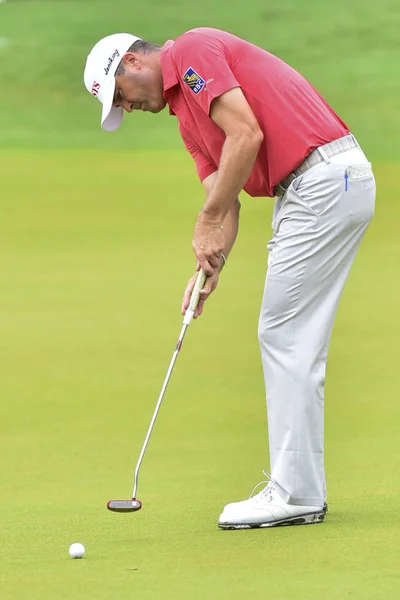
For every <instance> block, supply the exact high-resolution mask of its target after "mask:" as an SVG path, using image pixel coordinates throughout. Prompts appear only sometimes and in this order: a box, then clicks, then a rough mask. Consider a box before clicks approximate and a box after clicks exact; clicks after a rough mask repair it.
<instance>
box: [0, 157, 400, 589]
mask: <svg viewBox="0 0 400 600" xmlns="http://www.w3.org/2000/svg"><path fill="white" fill-rule="evenodd" d="M150 158H151V161H150ZM1 160H2V165H3V167H4V175H3V192H4V194H3V200H2V212H3V216H2V220H1V225H0V240H1V243H0V250H1V256H2V282H3V286H2V294H1V297H0V306H1V310H0V314H1V321H0V326H1V329H0V331H1V346H0V362H1V365H2V380H1V398H2V404H1V413H0V434H1V435H0V440H1V441H0V456H1V472H2V498H3V501H2V502H3V506H2V508H3V524H2V544H1V547H0V560H1V565H2V569H1V579H0V581H1V585H0V591H1V597H2V598H4V599H6V600H8V599H10V600H19V599H20V598H21V599H22V598H25V597H27V596H28V595H29V597H30V598H32V600H36V599H37V600H47V599H57V600H62V599H64V598H65V599H67V598H72V597H73V598H74V599H76V600H80V599H82V600H83V599H87V598H98V599H99V600H103V599H104V600H106V599H108V598H111V597H118V598H120V599H125V598H126V599H128V598H131V597H132V596H135V597H138V598H140V599H144V600H146V599H158V598H163V599H164V598H165V599H168V600H169V599H171V600H172V599H173V598H193V599H203V598H213V599H216V600H218V599H221V600H222V599H225V598H227V597H230V598H235V599H236V598H237V599H239V598H242V597H243V596H244V597H249V596H250V594H252V593H253V592H254V593H268V594H270V595H272V596H273V597H276V598H277V599H279V600H280V599H282V600H283V599H285V600H286V599H287V598H293V597H298V598H305V599H308V598H310V599H314V598H315V599H317V598H321V597H326V598H329V599H335V600H336V599H338V600H339V599H342V598H344V597H347V596H348V595H351V597H353V598H360V600H361V599H362V600H366V599H367V600H369V599H375V598H379V599H380V598H382V599H383V598H385V599H386V598H391V597H393V598H394V597H396V589H397V586H398V584H399V575H398V569H397V562H398V538H399V534H400V527H399V525H400V520H399V516H398V511H397V499H398V495H399V491H400V485H399V482H398V480H397V479H396V478H395V475H396V472H397V463H398V457H397V447H398V439H399V425H398V424H399V417H400V410H399V405H398V397H399V392H400V389H399V380H398V377H397V370H398V369H397V354H396V340H397V339H398V337H399V334H400V330H399V329H400V328H399V322H398V320H397V319H396V318H395V315H396V311H397V297H398V293H399V285H398V281H397V278H395V277H393V273H395V272H396V269H397V263H396V261H397V258H396V251H395V248H394V243H395V242H394V240H395V239H396V238H395V231H396V221H397V219H398V217H399V212H400V211H399V208H398V205H397V204H396V203H395V202H394V201H393V202H390V201H388V202H387V207H386V209H384V208H379V204H378V210H377V216H376V219H375V221H374V222H373V225H372V226H371V228H370V230H369V231H368V233H367V236H366V239H365V241H364V244H363V246H362V250H361V252H360V255H359V256H358V258H357V260H356V263H355V266H354V269H353V272H352V275H351V277H350V280H349V283H348V285H347V287H346V290H345V293H344V296H343V299H342V303H341V306H340V310H339V314H338V317H337V321H336V326H335V330H334V335H333V342H332V348H331V354H330V359H329V366H328V380H327V391H326V401H327V411H326V412H327V415H326V460H327V470H328V488H329V492H330V493H329V502H330V512H329V513H328V517H327V520H326V522H325V523H324V524H323V525H320V526H315V527H309V528H307V527H298V528H287V529H278V530H270V531H250V532H221V531H219V530H218V529H217V527H216V521H217V518H218V515H219V512H220V510H221V508H222V506H223V504H224V503H225V502H227V501H232V500H235V499H241V498H243V497H245V496H246V494H248V493H249V492H250V491H251V488H252V486H253V485H254V484H255V482H257V480H259V478H260V476H261V468H263V467H264V468H265V467H266V466H267V439H266V422H265V409H264V391H263V384H262V375H261V366H260V359H259V355H258V346H257V339H256V321H257V312H258V308H259V304H260V299H261V292H262V287H263V275H264V270H265V258H266V256H265V249H264V245H265V242H266V241H267V239H268V235H269V231H270V229H269V221H270V217H271V202H270V201H269V200H265V199H264V200H263V199H257V200H251V199H246V198H244V199H243V210H242V228H241V235H240V238H239V240H238V244H237V247H236V248H235V249H234V253H233V255H232V258H231V260H230V261H229V265H228V266H229V268H228V267H227V268H226V270H225V272H224V276H223V278H222V281H221V287H220V290H219V291H218V293H216V294H215V296H214V297H213V298H212V299H210V301H209V306H208V307H206V309H207V310H206V312H205V315H204V317H202V318H201V320H199V321H198V322H195V323H193V325H192V326H191V328H190V330H189V332H188V335H187V339H186V340H185V344H184V348H183V351H182V353H181V355H180V357H179V361H178V363H177V366H176V370H175V372H174V375H173V378H172V380H171V384H170V387H169V389H168V392H167V395H166V398H165V405H164V406H163V408H162V411H161V413H160V416H159V421H158V422H157V424H156V429H155V432H154V436H153V438H152V439H151V443H150V446H149V449H148V454H147V455H146V457H145V461H144V465H143V471H142V474H141V488H140V497H141V498H142V500H143V502H144V509H143V510H142V511H141V512H140V513H137V514H136V515H131V516H121V515H116V514H112V513H109V512H107V511H106V509H105V503H106V501H107V500H108V499H109V498H111V497H126V496H127V495H129V493H130V491H131V473H132V469H133V466H134V464H135V461H136V458H137V455H138V452H139V450H140V447H141V444H142V440H143V436H144V433H145V431H146V429H147V426H148V423H149V419H150V417H151V414H152V412H153V409H154V405H155V401H156V398H157V396H158V393H159V390H160V386H161V383H162V381H163V379H164V376H165V372H166V369H167V366H168V363H169V360H170V357H171V355H172V351H173V349H174V345H175V341H176V338H177V335H178V333H179V330H180V323H181V317H180V314H179V302H180V298H181V293H182V290H183V287H184V285H185V281H186V277H187V276H188V275H189V274H190V272H191V269H192V267H193V261H192V258H191V254H190V252H188V246H189V244H190V232H191V228H192V224H193V220H194V214H195V212H196V210H197V207H198V206H199V205H200V204H201V201H202V194H201V190H200V186H198V185H197V186H196V185H193V168H192V164H191V162H190V158H188V157H186V155H184V154H183V155H182V154H181V153H180V152H176V153H169V154H168V155H166V154H165V153H164V152H154V153H152V154H151V155H150V154H147V153H143V154H140V153H135V154H134V155H133V156H127V155H126V154H125V153H123V152H121V153H117V154H114V155H113V156H112V157H111V158H110V156H109V154H108V153H105V152H101V151H98V152H93V153H91V154H87V153H84V152H81V153H76V152H57V153H52V154H51V153H44V152H43V153H41V154H40V155H39V156H37V155H36V154H35V153H34V152H28V151H26V152H24V153H21V152H17V151H15V152H11V153H8V154H7V155H6V154H2V155H1ZM21 163H22V164H24V165H26V166H25V167H24V178H21V177H20V171H21ZM133 165H134V166H133ZM154 169H156V172H157V178H155V177H154ZM44 172H46V177H45V178H44V177H43V178H42V177H38V173H44ZM108 172H112V173H113V179H112V180H111V179H110V178H109V176H108ZM377 178H378V185H379V187H380V190H381V192H380V194H381V197H382V198H394V192H395V186H396V178H395V177H394V175H393V172H392V170H391V169H388V168H387V167H384V166H383V167H380V168H379V167H378V170H377ZM160 181H162V182H163V191H162V193H159V192H160V190H159V182H160ZM177 181H179V183H180V185H181V186H182V189H187V190H190V193H188V194H187V197H186V199H185V202H181V203H177V202H176V182H177ZM116 182H117V185H116ZM150 199H151V200H150ZM74 541H81V542H82V543H84V544H85V545H86V547H87V554H86V557H85V559H84V560H82V561H73V560H71V559H70V558H69V556H68V546H69V544H70V543H72V542H74ZM133 568H135V570H132V569H133Z"/></svg>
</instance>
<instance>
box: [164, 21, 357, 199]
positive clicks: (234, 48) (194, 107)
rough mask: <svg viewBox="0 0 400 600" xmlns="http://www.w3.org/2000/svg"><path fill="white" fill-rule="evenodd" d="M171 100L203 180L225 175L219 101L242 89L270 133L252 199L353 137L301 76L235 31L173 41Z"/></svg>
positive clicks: (167, 77) (250, 188) (168, 57)
mask: <svg viewBox="0 0 400 600" xmlns="http://www.w3.org/2000/svg"><path fill="white" fill-rule="evenodd" d="M161 68H162V74H163V81H164V97H165V100H166V102H167V103H168V104H169V107H170V113H171V114H173V115H176V116H177V118H178V121H179V131H180V133H181V136H182V138H183V140H184V142H185V145H186V148H187V149H188V150H189V152H190V153H191V155H192V156H193V158H194V160H195V162H196V167H197V172H198V174H199V177H200V180H201V181H202V180H203V179H205V178H206V177H207V176H208V175H211V173H213V172H214V171H216V170H217V169H218V164H219V160H220V157H221V151H222V146H223V144H224V141H225V134H224V132H223V130H222V129H221V128H220V127H218V125H217V124H216V123H214V121H213V120H212V119H211V117H210V116H209V114H210V105H211V102H212V101H213V99H214V98H217V97H218V96H221V95H222V94H223V93H225V92H227V91H228V90H230V89H232V88H235V87H240V88H241V89H242V92H243V94H244V96H245V98H246V100H247V102H248V103H249V105H250V107H251V109H252V111H253V113H254V115H255V117H256V119H257V121H258V123H259V126H260V128H261V130H262V132H263V134H264V141H263V143H262V144H261V147H260V150H259V153H258V156H257V160H256V162H255V165H254V167H253V170H252V172H251V175H250V178H249V179H248V181H247V183H246V185H245V186H244V189H245V191H246V192H247V193H248V194H250V196H273V195H274V193H273V188H274V186H275V185H277V184H278V183H280V182H281V181H282V179H284V178H285V177H286V176H287V175H288V174H289V173H290V172H291V171H292V170H293V169H295V168H296V167H298V166H299V165H300V164H301V162H302V161H303V160H304V159H305V158H306V156H308V155H309V154H310V152H312V150H314V149H315V148H317V147H318V146H321V145H323V144H326V143H327V142H331V141H332V140H335V139H337V138H339V137H342V136H344V135H347V134H348V133H349V130H348V128H347V127H346V125H345V124H344V123H343V121H342V120H341V119H340V118H339V117H338V116H337V115H336V113H335V112H334V111H333V110H332V108H331V107H330V106H329V105H328V104H327V103H326V102H325V100H324V99H323V98H322V97H321V96H320V94H319V93H318V92H317V91H316V90H315V89H314V88H313V87H312V85H311V84H310V83H308V81H307V80H306V79H304V77H303V76H302V75H300V74H299V73H298V72H297V71H295V70H294V69H292V68H291V67H290V66H289V65H287V64H286V63H284V62H283V61H282V60H280V59H279V58H277V57H276V56H274V55H273V54H270V53H269V52H267V51H266V50H263V49H262V48H259V47H258V46H254V45H253V44H250V43H249V42H246V41H244V40H242V39H240V38H238V37H236V36H234V35H231V34H230V33H226V32H224V31H220V30H218V29H211V28H207V27H200V28H198V29H192V30H191V31H188V32H187V33H184V34H183V35H181V36H179V37H178V38H177V39H176V40H175V41H172V40H170V41H168V42H166V44H165V45H164V46H163V49H162V52H161Z"/></svg>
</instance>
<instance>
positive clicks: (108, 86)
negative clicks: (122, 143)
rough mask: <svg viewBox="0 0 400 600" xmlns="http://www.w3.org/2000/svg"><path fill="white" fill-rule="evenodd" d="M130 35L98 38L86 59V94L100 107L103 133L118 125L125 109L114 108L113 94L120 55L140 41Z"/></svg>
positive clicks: (116, 127)
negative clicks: (90, 95)
mask: <svg viewBox="0 0 400 600" xmlns="http://www.w3.org/2000/svg"><path fill="white" fill-rule="evenodd" d="M140 39H141V38H138V37H136V36H134V35H131V34H130V33H115V34H114V35H109V36H107V37H105V38H103V39H101V40H100V41H99V42H97V44H96V45H95V46H94V47H93V48H92V50H91V52H90V54H89V56H88V57H87V60H86V67H85V74H84V80H85V86H86V89H87V90H88V92H90V93H91V94H92V95H93V96H95V97H96V98H98V99H99V100H100V102H101V103H102V104H103V110H102V114H101V126H102V128H103V129H105V130H106V131H114V130H115V129H118V127H119V126H120V125H121V122H122V118H123V115H124V109H123V108H122V107H121V106H119V107H118V108H115V106H113V100H114V92H115V77H114V76H115V71H116V70H117V67H118V65H119V63H120V62H121V60H122V57H123V55H124V54H125V53H126V52H127V51H128V50H129V48H130V47H131V46H132V44H133V43H134V42H136V41H137V40H140Z"/></svg>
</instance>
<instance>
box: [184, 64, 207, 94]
mask: <svg viewBox="0 0 400 600" xmlns="http://www.w3.org/2000/svg"><path fill="white" fill-rule="evenodd" d="M183 81H184V82H185V83H186V84H187V85H188V86H189V87H190V89H191V90H192V92H194V93H195V94H198V93H199V92H201V90H202V89H203V87H204V86H205V83H206V82H205V81H204V79H203V78H202V77H200V75H199V74H198V73H196V71H195V70H194V69H192V67H189V68H188V70H187V71H186V73H185V74H184V76H183Z"/></svg>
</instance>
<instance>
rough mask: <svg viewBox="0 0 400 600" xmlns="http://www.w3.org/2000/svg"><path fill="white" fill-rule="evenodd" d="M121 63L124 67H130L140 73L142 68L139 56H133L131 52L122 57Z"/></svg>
mask: <svg viewBox="0 0 400 600" xmlns="http://www.w3.org/2000/svg"><path fill="white" fill-rule="evenodd" d="M122 62H123V64H124V66H125V67H128V66H129V67H131V68H134V69H136V70H137V71H140V69H141V68H142V62H141V60H140V56H139V55H138V54H134V53H133V52H126V53H125V54H124V55H123V57H122Z"/></svg>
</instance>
